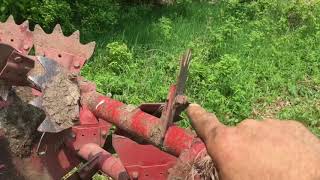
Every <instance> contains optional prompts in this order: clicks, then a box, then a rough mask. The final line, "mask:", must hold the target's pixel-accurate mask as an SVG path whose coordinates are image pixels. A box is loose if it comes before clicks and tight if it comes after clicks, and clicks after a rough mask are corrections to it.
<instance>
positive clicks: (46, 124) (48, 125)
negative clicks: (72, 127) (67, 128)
mask: <svg viewBox="0 0 320 180" xmlns="http://www.w3.org/2000/svg"><path fill="white" fill-rule="evenodd" d="M63 130H64V129H63V128H61V127H60V126H59V125H58V124H56V123H55V122H53V121H52V120H50V119H49V118H48V117H46V119H45V120H44V121H43V122H42V123H41V124H40V126H39V127H38V131H39V132H50V133H58V132H61V131H63Z"/></svg>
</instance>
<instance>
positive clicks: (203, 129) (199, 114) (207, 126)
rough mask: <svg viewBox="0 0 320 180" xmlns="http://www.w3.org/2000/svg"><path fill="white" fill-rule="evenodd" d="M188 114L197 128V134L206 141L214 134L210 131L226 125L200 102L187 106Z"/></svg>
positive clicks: (193, 125)
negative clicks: (199, 103)
mask: <svg viewBox="0 0 320 180" xmlns="http://www.w3.org/2000/svg"><path fill="white" fill-rule="evenodd" d="M187 115H188V117H189V119H190V120H191V124H192V127H193V128H194V129H195V130H196V133H197V135H198V136H199V137H200V138H201V139H202V140H203V141H204V142H206V141H207V140H208V139H209V138H210V137H209V136H211V135H212V133H210V131H212V130H214V129H216V128H217V127H224V125H223V124H222V123H221V122H220V121H219V120H218V118H217V117H216V116H215V115H214V114H213V113H209V112H207V111H206V110H205V109H204V108H202V107H201V106H200V105H198V104H190V105H189V106H188V108H187Z"/></svg>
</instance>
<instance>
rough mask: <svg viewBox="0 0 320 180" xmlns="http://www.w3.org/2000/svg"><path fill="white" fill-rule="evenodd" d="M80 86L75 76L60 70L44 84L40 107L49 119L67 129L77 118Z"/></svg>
mask: <svg viewBox="0 0 320 180" xmlns="http://www.w3.org/2000/svg"><path fill="white" fill-rule="evenodd" d="M79 100H80V88H79V85H78V82H77V76H76V75H74V74H70V73H66V72H61V73H59V74H58V75H57V76H55V77H54V78H53V79H52V81H51V82H50V83H49V84H47V85H46V88H45V89H44V91H43V97H42V109H43V110H44V111H45V112H46V115H47V116H48V118H49V119H50V120H51V121H54V122H55V123H57V124H58V125H59V126H60V127H61V128H63V129H67V128H70V127H72V126H73V125H74V124H77V123H78V120H79Z"/></svg>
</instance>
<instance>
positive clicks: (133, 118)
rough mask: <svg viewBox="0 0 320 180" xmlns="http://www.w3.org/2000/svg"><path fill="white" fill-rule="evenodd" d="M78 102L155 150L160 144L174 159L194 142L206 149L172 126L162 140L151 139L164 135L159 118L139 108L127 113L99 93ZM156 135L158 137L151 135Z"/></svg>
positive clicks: (182, 130)
mask: <svg viewBox="0 0 320 180" xmlns="http://www.w3.org/2000/svg"><path fill="white" fill-rule="evenodd" d="M81 102H82V104H84V105H86V106H87V107H88V108H89V110H90V111H92V112H93V113H94V114H95V115H96V116H97V117H98V118H101V119H104V120H106V121H108V122H110V123H113V124H115V125H116V126H117V127H119V128H120V129H123V130H124V131H126V132H128V133H131V134H132V135H134V136H138V137H141V138H143V139H144V140H146V141H148V142H151V143H152V144H154V145H156V146H158V147H162V145H163V147H164V150H166V151H167V152H170V153H172V154H173V155H175V156H179V155H180V154H181V152H182V151H184V150H187V149H190V148H192V147H193V146H194V145H195V144H197V142H201V143H200V144H202V147H203V148H204V147H205V146H204V144H203V142H202V141H201V140H200V139H199V138H196V135H195V134H194V133H193V132H188V131H187V130H186V129H183V128H180V127H177V126H174V125H173V126H170V127H169V128H168V130H167V131H166V132H165V136H164V139H162V138H160V140H159V138H158V137H156V138H155V137H154V136H156V135H158V134H161V133H163V130H164V129H163V128H162V126H161V125H162V120H161V119H159V118H157V117H154V116H152V115H150V114H147V113H145V112H143V111H141V110H140V109H139V108H137V109H134V110H132V109H130V110H128V107H127V105H125V104H123V103H121V102H119V101H117V100H113V99H111V98H109V97H106V96H103V95H101V94H99V93H96V92H91V93H87V94H85V95H84V96H83V97H82V101H81ZM161 128H162V129H161ZM156 130H157V131H156ZM155 132H157V133H158V134H154V133H155Z"/></svg>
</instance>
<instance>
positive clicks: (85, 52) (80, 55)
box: [33, 24, 95, 72]
mask: <svg viewBox="0 0 320 180" xmlns="http://www.w3.org/2000/svg"><path fill="white" fill-rule="evenodd" d="M33 36H34V46H35V51H36V55H40V56H46V57H48V58H51V59H54V60H55V61H57V62H58V63H59V64H61V65H62V66H64V67H65V68H67V69H68V70H71V71H73V72H79V71H80V69H81V68H82V66H83V65H84V63H85V62H86V60H88V59H89V58H90V57H91V56H92V54H93V51H94V48H95V42H91V43H88V44H81V43H80V33H79V31H75V32H74V33H73V34H72V35H70V36H69V37H66V36H64V34H63V32H62V30H61V26H60V25H59V24H58V25H57V26H56V27H55V28H54V30H53V32H52V33H51V34H47V33H45V32H44V31H43V30H42V28H41V27H40V26H39V25H36V27H35V29H34V32H33Z"/></svg>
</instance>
